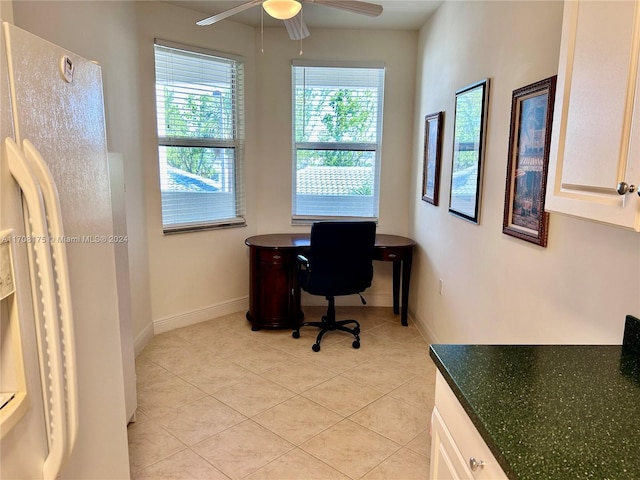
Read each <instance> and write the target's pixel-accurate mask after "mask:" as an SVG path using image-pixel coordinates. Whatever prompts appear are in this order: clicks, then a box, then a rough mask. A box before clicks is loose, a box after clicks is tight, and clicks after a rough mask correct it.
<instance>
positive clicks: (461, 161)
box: [449, 78, 490, 224]
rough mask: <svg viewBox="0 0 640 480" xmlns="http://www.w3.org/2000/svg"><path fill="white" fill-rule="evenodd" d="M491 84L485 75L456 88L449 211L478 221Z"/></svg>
mask: <svg viewBox="0 0 640 480" xmlns="http://www.w3.org/2000/svg"><path fill="white" fill-rule="evenodd" d="M489 85H490V81H489V79H488V78H485V79H484V80H481V81H479V82H476V83H474V84H471V85H469V86H467V87H464V88H461V89H460V90H458V91H456V108H455V119H454V131H453V158H452V165H451V189H450V197H449V212H451V213H452V214H454V215H456V216H458V217H460V218H463V219H465V220H468V221H470V222H472V223H476V224H477V223H479V222H480V203H481V199H482V170H483V163H484V162H483V160H484V147H485V138H486V130H487V115H488V111H489Z"/></svg>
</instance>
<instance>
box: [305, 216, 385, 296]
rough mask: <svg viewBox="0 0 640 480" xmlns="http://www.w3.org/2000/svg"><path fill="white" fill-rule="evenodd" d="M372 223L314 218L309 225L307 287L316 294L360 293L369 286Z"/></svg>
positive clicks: (372, 239) (372, 237)
mask: <svg viewBox="0 0 640 480" xmlns="http://www.w3.org/2000/svg"><path fill="white" fill-rule="evenodd" d="M375 240H376V224H375V222H368V221H335V222H318V223H314V224H313V226H312V227H311V245H310V251H309V263H310V266H311V273H310V275H309V277H308V278H307V279H306V280H307V286H306V287H307V288H305V286H304V285H303V288H304V289H305V290H307V291H308V292H310V293H313V294H316V295H325V296H335V295H351V294H355V293H360V292H362V291H364V290H365V289H366V288H368V287H369V286H371V280H372V278H373V250H374V245H375Z"/></svg>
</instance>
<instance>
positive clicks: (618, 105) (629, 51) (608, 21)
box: [546, 1, 640, 231]
mask: <svg viewBox="0 0 640 480" xmlns="http://www.w3.org/2000/svg"><path fill="white" fill-rule="evenodd" d="M639 60H640V4H639V2H629V1H567V2H565V6H564V17H563V26H562V41H561V46H560V63H559V67H558V82H557V93H556V103H555V107H554V120H553V130H552V137H551V152H550V161H549V181H548V185H549V188H548V189H547V198H546V208H547V210H549V211H552V212H559V213H566V214H570V215H574V216H578V217H583V218H587V219H591V220H596V221H599V222H604V223H609V224H612V225H617V226H622V227H626V228H630V229H635V230H638V231H640V213H639V212H640V197H638V195H637V194H636V193H635V192H634V193H631V194H627V195H623V196H621V195H619V194H618V192H617V191H616V187H617V185H618V183H620V182H626V183H627V184H633V185H635V186H636V188H637V187H638V184H639V183H640V145H639V142H640V133H639V129H640V125H639V124H638V121H639V120H640V119H639V118H638V116H639V115H640V99H639V98H638V97H640V95H638V94H637V93H636V90H637V86H638V62H639Z"/></svg>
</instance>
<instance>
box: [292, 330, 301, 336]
mask: <svg viewBox="0 0 640 480" xmlns="http://www.w3.org/2000/svg"><path fill="white" fill-rule="evenodd" d="M291 336H292V337H293V338H300V332H298V331H297V330H294V331H293V332H292V333H291Z"/></svg>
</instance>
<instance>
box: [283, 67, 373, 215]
mask: <svg viewBox="0 0 640 480" xmlns="http://www.w3.org/2000/svg"><path fill="white" fill-rule="evenodd" d="M292 68H293V71H292V75H293V79H292V84H293V129H294V132H293V138H294V149H293V150H294V175H293V182H294V187H295V188H294V191H293V218H294V221H295V220H301V221H305V220H313V219H316V218H345V217H350V218H377V216H378V198H379V184H380V182H379V172H380V150H381V139H382V105H383V101H384V65H382V64H335V63H333V64H322V65H319V64H315V65H314V64H313V63H308V62H305V63H302V62H295V63H294V65H293V67H292Z"/></svg>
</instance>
